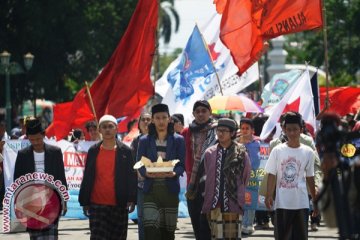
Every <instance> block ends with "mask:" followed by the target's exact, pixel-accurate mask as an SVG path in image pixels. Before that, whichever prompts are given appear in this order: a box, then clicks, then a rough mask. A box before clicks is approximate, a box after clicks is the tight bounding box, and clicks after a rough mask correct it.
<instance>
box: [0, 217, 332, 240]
mask: <svg viewBox="0 0 360 240" xmlns="http://www.w3.org/2000/svg"><path fill="white" fill-rule="evenodd" d="M0 219H1V220H2V215H1V214H0ZM0 229H1V230H2V221H0ZM337 236H338V235H337V231H336V229H329V228H326V227H325V226H324V225H323V223H322V224H321V226H320V228H319V230H318V231H316V232H311V231H310V232H309V239H337V238H338V237H337ZM89 238H90V235H89V228H88V221H87V220H61V221H60V226H59V239H60V240H64V239H75V240H85V239H89ZM243 238H244V239H256V240H260V239H261V240H268V239H274V237H273V229H272V228H270V229H268V230H261V229H257V230H256V231H255V233H254V234H253V235H251V236H245V235H243ZM0 239H1V240H23V239H28V235H27V233H15V234H3V233H0ZM128 239H129V240H136V239H138V238H137V225H135V224H134V223H132V222H131V223H129V231H128ZM175 239H176V240H180V239H195V238H194V235H193V232H192V228H191V223H190V219H189V218H179V221H178V230H177V231H176V238H175Z"/></svg>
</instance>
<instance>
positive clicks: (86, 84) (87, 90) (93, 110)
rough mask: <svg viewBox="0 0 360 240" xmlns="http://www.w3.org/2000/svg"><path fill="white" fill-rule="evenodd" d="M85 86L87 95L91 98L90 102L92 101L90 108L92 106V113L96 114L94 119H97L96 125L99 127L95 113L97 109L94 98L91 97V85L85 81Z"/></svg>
mask: <svg viewBox="0 0 360 240" xmlns="http://www.w3.org/2000/svg"><path fill="white" fill-rule="evenodd" d="M85 86H86V93H87V95H88V97H89V101H90V106H91V111H92V113H93V114H94V118H95V121H96V125H97V126H98V125H99V123H98V119H97V116H96V111H95V107H94V102H93V100H92V97H91V93H90V88H89V84H88V82H87V81H85Z"/></svg>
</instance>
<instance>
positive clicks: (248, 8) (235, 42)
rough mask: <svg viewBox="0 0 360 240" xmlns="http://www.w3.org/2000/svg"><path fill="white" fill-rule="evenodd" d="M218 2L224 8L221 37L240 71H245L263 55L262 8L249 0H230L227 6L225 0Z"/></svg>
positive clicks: (220, 7) (218, 6)
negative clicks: (260, 21)
mask: <svg viewBox="0 0 360 240" xmlns="http://www.w3.org/2000/svg"><path fill="white" fill-rule="evenodd" d="M216 3H217V4H218V5H217V8H218V10H219V9H221V10H223V13H222V18H221V25H220V38H221V40H222V41H223V43H224V45H225V46H226V47H227V48H229V49H230V51H231V55H232V57H233V60H234V62H235V64H236V65H237V66H238V68H239V72H240V73H243V72H245V71H246V69H248V68H249V67H250V66H251V65H252V64H253V63H255V62H256V61H257V60H258V59H259V58H260V57H261V54H262V51H263V48H264V44H263V40H262V37H261V34H260V30H259V28H258V27H257V24H258V20H259V19H257V18H258V17H259V15H260V14H259V13H260V12H261V8H258V7H257V6H255V5H253V4H252V2H251V1H249V0H228V1H227V2H226V5H225V7H224V6H223V4H224V3H223V1H218V2H216ZM220 4H221V5H220Z"/></svg>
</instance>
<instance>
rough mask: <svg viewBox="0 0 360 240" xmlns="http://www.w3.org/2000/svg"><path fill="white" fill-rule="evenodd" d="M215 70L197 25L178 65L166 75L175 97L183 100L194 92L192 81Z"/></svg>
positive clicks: (201, 78) (204, 76)
mask: <svg viewBox="0 0 360 240" xmlns="http://www.w3.org/2000/svg"><path fill="white" fill-rule="evenodd" d="M214 72H215V70H214V67H213V66H212V62H211V58H210V56H209V53H208V51H207V49H206V47H205V44H204V42H203V39H202V37H201V33H200V31H199V28H198V27H197V26H195V27H194V30H193V32H192V34H191V36H190V38H189V41H188V42H187V44H186V47H185V50H184V51H183V53H182V56H181V60H180V63H179V65H178V66H177V67H176V68H174V69H173V70H172V71H171V72H170V73H169V75H168V77H167V80H168V82H169V83H170V85H171V87H172V88H173V91H174V94H175V97H176V99H180V100H183V99H185V98H188V97H190V96H191V95H193V94H194V92H195V91H194V83H195V82H196V81H199V80H200V81H202V80H204V79H205V78H207V77H208V76H209V75H210V74H213V73H214Z"/></svg>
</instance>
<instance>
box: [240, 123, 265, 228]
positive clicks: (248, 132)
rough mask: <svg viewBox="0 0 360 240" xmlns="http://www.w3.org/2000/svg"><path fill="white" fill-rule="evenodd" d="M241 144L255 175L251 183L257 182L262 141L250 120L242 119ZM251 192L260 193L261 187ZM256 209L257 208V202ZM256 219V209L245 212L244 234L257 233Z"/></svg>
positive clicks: (253, 188)
mask: <svg viewBox="0 0 360 240" xmlns="http://www.w3.org/2000/svg"><path fill="white" fill-rule="evenodd" d="M239 143H242V144H244V146H245V148H246V150H247V152H248V154H249V158H250V163H251V171H252V172H253V173H254V174H252V176H254V178H253V179H251V181H257V178H256V174H255V173H256V170H257V169H258V168H259V166H260V158H259V155H260V154H259V152H260V141H259V140H258V139H257V138H256V137H255V136H254V123H253V121H252V120H251V119H249V118H242V119H241V120H240V138H239ZM247 189H248V190H249V191H252V192H253V191H255V192H258V189H259V186H258V185H256V186H247ZM254 207H255V208H256V207H257V201H256V204H255V205H254ZM254 219H255V209H247V210H245V212H244V217H243V221H242V232H243V233H244V234H252V233H253V232H254V231H255V228H254Z"/></svg>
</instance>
